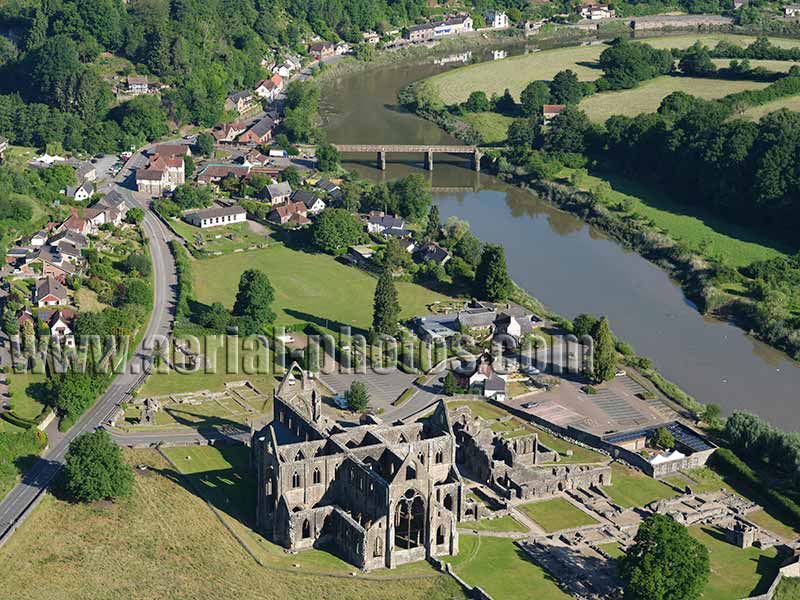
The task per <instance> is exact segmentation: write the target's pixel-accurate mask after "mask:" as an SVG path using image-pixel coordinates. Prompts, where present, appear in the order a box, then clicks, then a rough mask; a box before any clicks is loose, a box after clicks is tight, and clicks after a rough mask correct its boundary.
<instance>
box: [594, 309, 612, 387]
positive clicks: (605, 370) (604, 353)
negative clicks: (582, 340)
mask: <svg viewBox="0 0 800 600" xmlns="http://www.w3.org/2000/svg"><path fill="white" fill-rule="evenodd" d="M592 338H593V339H594V357H593V360H592V363H593V376H594V379H595V380H596V381H598V382H602V381H610V380H611V379H613V378H614V374H615V373H616V371H617V351H616V349H615V348H614V336H613V334H612V333H611V328H610V327H609V325H608V317H603V318H601V319H600V320H599V321H598V322H597V324H596V325H595V326H594V329H593V330H592Z"/></svg>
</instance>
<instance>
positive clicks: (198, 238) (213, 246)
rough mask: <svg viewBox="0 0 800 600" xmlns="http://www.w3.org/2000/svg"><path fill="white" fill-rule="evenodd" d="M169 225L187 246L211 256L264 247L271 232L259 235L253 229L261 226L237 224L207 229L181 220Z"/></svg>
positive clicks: (171, 221) (171, 220) (174, 220)
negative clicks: (253, 247) (258, 246)
mask: <svg viewBox="0 0 800 600" xmlns="http://www.w3.org/2000/svg"><path fill="white" fill-rule="evenodd" d="M169 223H170V225H171V226H172V228H173V229H174V230H175V232H176V233H177V234H178V235H179V236H181V237H182V238H183V239H184V240H186V243H187V244H189V245H190V246H194V247H195V248H197V249H199V250H202V251H203V252H208V253H211V254H213V253H216V252H222V253H227V252H233V251H234V250H243V249H246V248H249V247H251V246H256V245H262V244H264V243H266V242H267V240H268V237H269V230H265V232H264V233H257V232H255V231H254V230H253V227H255V228H260V227H261V226H260V225H257V224H253V227H251V224H250V223H235V224H233V225H225V226H222V227H209V228H206V229H201V228H200V227H195V226H194V225H191V224H190V223H187V222H186V221H183V220H180V219H170V220H169Z"/></svg>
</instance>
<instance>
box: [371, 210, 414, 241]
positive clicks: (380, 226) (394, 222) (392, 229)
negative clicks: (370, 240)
mask: <svg viewBox="0 0 800 600" xmlns="http://www.w3.org/2000/svg"><path fill="white" fill-rule="evenodd" d="M367 232H368V233H382V234H383V235H387V236H388V235H393V236H403V235H407V234H408V230H407V229H406V222H405V221H404V220H403V219H400V218H399V217H396V216H394V215H387V214H385V213H384V212H382V211H377V210H373V211H371V212H370V213H369V215H367Z"/></svg>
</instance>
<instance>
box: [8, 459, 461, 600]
mask: <svg viewBox="0 0 800 600" xmlns="http://www.w3.org/2000/svg"><path fill="white" fill-rule="evenodd" d="M126 456H127V457H128V460H129V461H130V462H131V463H132V464H140V463H145V464H148V465H150V467H151V468H150V469H149V470H147V471H138V470H137V471H136V481H135V485H134V491H133V493H132V495H131V496H130V497H129V498H124V499H121V500H119V501H118V502H114V503H97V504H90V505H84V504H72V503H68V502H64V501H61V500H57V499H55V498H54V497H53V496H51V495H49V494H48V495H46V496H45V498H44V501H43V502H42V503H41V504H40V505H39V507H37V508H36V510H35V511H34V512H33V514H32V515H31V516H30V517H29V518H28V520H27V521H25V523H24V524H23V525H22V527H21V528H20V529H19V531H17V533H16V534H15V535H14V536H13V537H12V538H11V539H10V540H9V542H8V543H7V544H6V545H5V546H4V547H3V548H2V549H0V560H2V562H3V564H6V565H10V564H13V565H14V568H13V569H6V571H5V572H4V574H3V589H4V590H5V591H4V592H3V598H4V600H17V599H19V600H21V599H27V598H30V597H31V594H32V592H31V585H32V584H31V582H32V581H35V582H36V583H35V586H36V592H35V596H36V597H39V598H45V597H51V596H52V597H58V598H95V599H101V598H102V599H106V598H107V599H112V598H182V599H187V600H189V599H198V600H199V599H203V600H205V599H207V598H220V599H231V600H233V599H238V598H254V597H258V598H262V599H274V600H278V599H280V600H285V599H302V600H306V599H308V598H352V599H365V600H366V599H370V600H373V599H386V600H389V599H395V598H404V599H408V600H411V599H420V600H422V599H426V600H427V599H442V600H444V599H445V598H451V597H456V598H463V597H464V595H463V593H462V592H461V590H460V589H459V588H458V586H457V585H456V584H455V582H453V581H452V580H450V579H448V578H446V577H444V576H431V577H426V578H415V579H410V580H399V581H393V582H392V584H391V585H387V583H386V582H385V581H383V582H382V581H368V580H366V579H365V578H363V577H361V576H357V577H350V578H331V577H323V576H318V575H312V574H310V573H308V572H304V569H303V568H299V569H297V570H296V572H291V568H290V569H289V570H287V571H275V570H274V569H270V568H265V567H261V566H259V565H258V564H257V563H256V562H255V561H254V560H253V559H252V557H251V556H249V555H248V554H247V553H246V552H245V550H244V549H243V548H242V547H241V546H240V545H239V544H238V543H237V542H236V540H235V539H234V537H233V536H231V534H230V532H229V531H228V530H227V529H226V528H225V527H224V526H223V525H222V523H220V521H219V519H218V518H217V517H216V516H215V515H214V513H213V512H212V511H211V510H210V509H209V507H208V506H207V505H206V503H205V501H204V500H203V499H201V498H199V497H198V496H197V495H195V494H194V492H192V491H191V490H189V489H187V487H186V486H185V485H184V482H183V479H182V478H181V477H180V475H178V474H177V473H176V472H175V471H174V469H173V468H172V467H171V466H170V465H169V464H168V463H167V462H166V461H164V459H163V458H162V457H161V456H160V455H158V454H157V453H156V452H154V451H152V450H139V451H126ZM296 558H297V557H288V559H289V560H290V561H291V560H295V559H296ZM351 570H355V569H354V568H353V567H351ZM429 573H431V574H432V570H430V568H429Z"/></svg>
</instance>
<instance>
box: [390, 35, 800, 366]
mask: <svg viewBox="0 0 800 600" xmlns="http://www.w3.org/2000/svg"><path fill="white" fill-rule="evenodd" d="M797 52H798V50H797V49H796V48H785V47H783V48H779V47H776V46H773V45H771V44H770V43H769V41H768V40H765V39H758V40H755V41H754V42H753V43H752V44H750V45H749V46H747V47H746V48H742V47H740V46H737V45H735V44H731V43H728V42H724V43H723V42H721V43H720V44H718V45H717V47H716V48H714V49H708V48H706V47H705V46H703V45H702V44H694V45H692V46H690V47H688V48H683V49H675V50H673V51H670V50H667V49H654V48H652V47H650V46H648V45H645V44H639V43H635V42H629V41H624V40H615V41H614V42H612V43H611V44H610V45H609V46H608V47H607V48H606V49H605V50H604V51H603V52H602V53H601V55H600V58H599V62H600V65H601V66H602V68H603V72H604V75H603V77H601V78H600V79H598V80H597V81H595V82H584V81H579V80H578V78H577V76H576V75H575V74H574V73H573V72H571V71H570V70H565V71H561V72H559V73H557V74H556V75H555V77H554V78H553V80H552V81H551V82H541V81H533V82H531V83H530V84H529V85H528V86H527V87H526V88H525V89H524V90H523V91H522V93H521V94H520V101H521V102H520V103H519V104H518V103H516V102H515V101H514V99H513V97H511V95H510V94H509V93H507V94H504V95H503V96H502V97H499V98H497V97H495V98H494V99H492V100H488V104H489V108H494V109H495V110H499V111H504V110H505V111H511V110H513V111H515V119H514V120H513V122H512V124H511V125H510V126H509V128H508V132H507V140H506V146H505V147H504V148H503V149H499V150H496V151H490V153H491V155H492V158H493V159H494V162H495V167H496V169H497V171H498V173H499V174H500V176H501V177H504V178H507V179H511V180H514V181H516V182H518V183H521V184H523V185H527V186H530V187H531V188H533V189H535V190H536V191H537V192H539V193H540V194H542V195H543V196H545V197H546V198H548V199H550V200H551V201H554V202H555V203H557V204H558V205H559V206H561V207H563V208H565V209H567V210H570V211H572V212H575V213H577V214H579V215H580V216H582V217H583V218H584V219H586V220H587V221H589V222H591V223H594V224H596V225H598V226H600V227H602V228H603V229H604V230H606V231H607V232H609V233H610V234H611V235H612V236H613V237H615V238H616V239H618V240H620V241H622V242H623V243H625V244H626V245H628V246H630V247H632V248H634V249H636V250H637V251H639V252H640V253H641V254H643V255H644V256H645V257H647V258H649V259H650V260H653V261H654V262H657V263H658V264H660V265H662V266H665V267H667V268H668V270H670V272H671V273H672V274H673V275H674V276H675V277H676V278H677V279H678V280H679V281H681V282H682V284H683V285H684V289H685V290H686V292H687V294H688V295H689V296H690V297H691V298H693V299H695V300H696V301H697V302H698V305H699V307H700V309H701V310H703V311H704V312H709V313H714V314H717V315H720V316H723V317H730V318H732V319H735V320H736V321H737V322H738V323H740V324H742V325H743V326H744V327H747V328H749V329H752V330H753V331H754V332H755V333H756V334H757V335H758V336H759V337H761V338H762V339H764V340H765V341H767V342H769V343H771V344H772V345H774V346H776V347H778V348H780V349H782V350H785V351H786V352H788V353H789V354H790V355H793V356H794V357H795V358H797V357H800V313H799V312H798V308H799V307H800V303H799V302H798V301H799V300H800V298H798V289H800V288H798V285H797V282H798V276H799V275H800V258H798V257H796V256H793V254H792V253H793V252H795V251H796V250H797V248H796V246H795V243H793V242H792V233H791V232H792V231H793V230H794V229H795V228H796V226H797V224H798V221H800V209H798V207H799V206H800V203H798V199H797V197H796V189H797V188H796V185H795V182H794V179H793V178H794V177H795V175H794V172H795V168H794V162H795V159H794V158H793V157H794V156H795V151H796V148H797V146H798V137H797V136H798V133H797V132H798V131H800V115H798V113H793V112H790V111H786V110H783V111H777V112H775V113H772V114H770V115H767V116H766V117H763V118H762V119H761V120H760V121H758V122H757V123H755V122H752V121H749V120H744V119H741V118H737V116H738V115H741V114H742V113H743V112H744V111H745V110H746V109H747V108H748V107H752V106H758V105H761V104H766V103H769V102H773V101H775V100H776V99H779V98H786V97H792V96H795V95H797V94H800V77H799V76H798V75H800V71H799V70H798V69H797V67H792V68H790V69H788V71H787V72H775V71H769V70H766V69H764V68H762V67H752V66H751V65H749V64H748V63H747V61H748V60H749V57H769V58H774V59H783V58H792V57H794V56H795V55H796V53H797ZM722 55H726V56H733V57H734V58H733V59H732V62H731V64H730V65H729V66H728V67H727V68H725V69H719V68H717V66H716V64H715V63H714V62H713V60H712V57H718V56H722ZM735 57H742V58H741V62H739V60H740V59H739V58H735ZM676 61H677V66H676V65H675V62H676ZM454 72H455V71H454ZM665 73H669V74H670V75H671V76H674V77H683V76H684V75H692V76H694V77H698V76H699V77H702V78H711V79H715V80H716V79H729V78H734V79H735V78H744V79H749V80H760V81H765V82H767V81H772V83H769V84H768V85H766V87H763V88H762V89H759V90H748V91H742V92H737V93H734V94H729V95H728V96H725V97H722V98H720V99H718V100H713V101H712V100H704V99H700V98H696V97H694V96H692V95H689V94H686V93H683V92H675V93H672V94H670V95H668V96H667V97H665V98H664V99H663V100H662V101H661V104H660V106H659V108H658V111H657V112H654V113H644V114H641V115H638V116H636V117H625V116H614V117H611V118H609V119H608V120H607V121H606V123H605V125H604V126H600V125H597V124H595V123H593V122H591V120H590V119H589V118H588V117H587V115H586V114H585V113H584V112H582V111H581V110H580V106H578V105H579V103H580V101H581V100H582V99H583V98H584V97H586V95H587V94H589V95H591V94H593V93H595V92H596V91H597V90H598V89H633V88H636V87H637V86H638V85H639V83H640V82H642V81H646V80H647V79H648V78H652V77H653V76H656V75H659V74H665ZM481 94H482V92H481V91H475V92H473V94H471V97H470V98H468V100H467V102H466V103H465V104H464V105H460V108H459V109H458V110H453V109H452V108H450V107H446V106H444V105H443V104H442V103H441V102H440V101H438V100H437V97H436V93H435V90H433V88H432V87H431V85H430V82H429V81H426V82H421V83H419V82H418V83H417V84H415V85H412V86H411V87H410V88H407V89H406V90H404V92H403V95H402V98H401V100H402V101H403V102H404V103H406V104H407V105H410V106H412V107H413V108H415V110H417V112H418V113H419V114H421V115H422V116H431V115H434V119H435V120H437V122H442V121H443V120H448V121H449V120H454V121H458V122H461V123H462V124H463V122H462V121H460V119H459V117H458V113H459V112H461V111H463V110H466V111H468V110H469V109H470V108H475V107H476V106H477V107H480V105H481V101H482V100H483V98H482V97H481V96H480V95H481ZM549 102H554V103H562V104H566V105H567V106H568V108H567V109H566V110H565V111H564V112H562V113H561V114H560V115H558V116H557V117H555V118H554V119H553V120H552V121H551V123H550V124H549V126H547V127H542V124H541V122H540V119H541V117H540V115H541V107H542V105H544V104H546V103H549ZM453 131H455V133H458V131H457V130H455V129H453ZM474 135H475V132H474V131H470V132H469V135H467V140H468V141H472V142H474V141H476V140H475V138H474ZM654 164H658V165H661V166H662V168H659V169H652V168H651V166H652V165H654ZM587 168H589V169H592V170H593V171H595V172H596V173H598V174H600V175H603V174H615V175H624V176H625V177H627V178H629V179H635V180H638V181H640V182H641V183H643V184H646V185H649V186H652V187H654V188H657V189H658V188H661V189H664V190H665V192H666V193H667V194H669V195H671V196H673V197H675V198H681V199H683V200H682V201H681V202H676V203H675V206H676V207H677V206H679V207H680V209H679V210H681V211H682V212H687V213H689V214H692V213H696V214H700V215H713V216H714V218H716V220H717V221H720V222H723V223H731V224H735V225H736V226H737V227H738V230H739V231H741V232H742V235H743V237H745V239H747V238H755V239H758V240H760V241H761V242H762V245H763V246H764V251H763V253H761V255H760V256H759V257H758V258H753V257H751V258H750V259H749V260H747V259H745V260H743V257H742V256H737V255H736V252H737V251H738V250H739V249H744V248H745V246H746V245H745V244H744V243H742V244H741V245H736V244H735V243H733V242H731V243H730V244H728V245H727V246H726V247H724V248H716V249H714V250H716V251H712V249H711V248H710V247H709V244H708V243H707V242H705V241H702V240H696V241H695V240H693V241H694V243H693V244H691V245H690V244H689V243H687V241H684V240H680V239H676V238H678V237H679V235H680V234H679V232H678V230H677V228H676V227H674V226H673V225H674V223H672V222H669V221H668V220H667V219H666V218H665V219H664V220H663V221H662V222H661V223H659V224H657V223H656V221H655V220H654V219H653V218H652V215H647V214H642V213H641V212H639V211H638V210H637V207H636V205H635V204H634V200H633V199H627V198H625V197H624V196H621V195H620V194H618V193H616V192H615V191H614V190H613V189H612V188H611V186H609V185H608V184H607V183H605V182H602V180H598V179H591V178H588V175H587V174H586V169H587ZM676 173H677V174H679V176H677V177H676V176H674V174H676ZM587 180H591V182H592V183H591V185H587V184H586V181H587ZM580 187H583V190H581V189H578V188H580ZM642 203H644V204H646V203H647V202H646V200H644V199H642ZM734 237H735V236H734ZM751 246H752V244H751Z"/></svg>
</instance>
